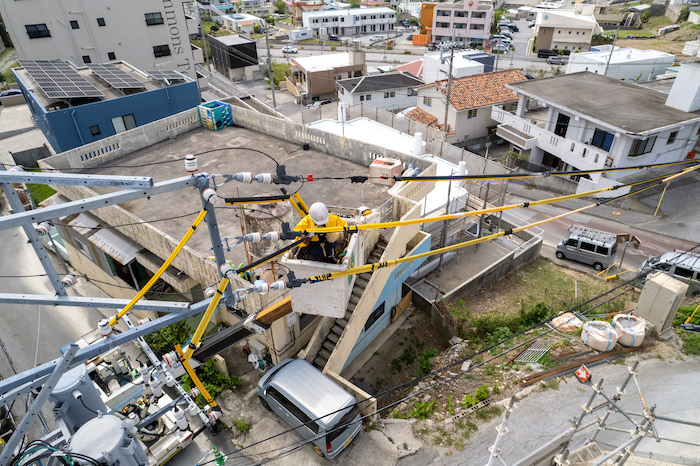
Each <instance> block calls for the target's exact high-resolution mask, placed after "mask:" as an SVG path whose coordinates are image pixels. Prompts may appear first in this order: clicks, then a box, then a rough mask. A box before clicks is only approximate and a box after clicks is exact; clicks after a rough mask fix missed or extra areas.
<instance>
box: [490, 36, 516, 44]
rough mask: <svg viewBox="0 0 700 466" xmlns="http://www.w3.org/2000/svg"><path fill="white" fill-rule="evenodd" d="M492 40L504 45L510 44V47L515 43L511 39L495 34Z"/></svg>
mask: <svg viewBox="0 0 700 466" xmlns="http://www.w3.org/2000/svg"><path fill="white" fill-rule="evenodd" d="M491 40H492V41H494V42H503V43H504V44H508V45H510V44H512V43H513V39H511V38H510V37H508V36H504V35H501V34H494V35H493V37H491Z"/></svg>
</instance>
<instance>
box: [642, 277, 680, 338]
mask: <svg viewBox="0 0 700 466" xmlns="http://www.w3.org/2000/svg"><path fill="white" fill-rule="evenodd" d="M687 290H688V285H687V284H686V283H683V282H681V281H679V280H676V279H675V278H673V277H671V276H669V275H666V274H665V273H663V272H656V273H654V274H651V275H649V276H648V277H647V282H646V284H645V285H644V288H643V289H642V294H641V295H640V296H639V301H638V302H637V309H636V310H635V312H634V315H636V316H637V317H641V318H643V319H646V321H647V322H649V324H651V325H652V326H653V327H654V331H655V332H656V334H657V335H658V337H659V338H662V339H668V338H670V337H671V335H672V333H671V322H672V321H673V317H674V316H675V315H676V311H678V306H680V304H681V300H682V299H683V297H684V296H685V293H686V291H687Z"/></svg>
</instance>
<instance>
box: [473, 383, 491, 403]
mask: <svg viewBox="0 0 700 466" xmlns="http://www.w3.org/2000/svg"><path fill="white" fill-rule="evenodd" d="M474 395H476V398H477V399H478V400H479V401H484V400H485V399H487V398H488V397H489V395H491V390H489V387H487V386H486V385H482V386H481V387H479V388H477V389H476V392H474Z"/></svg>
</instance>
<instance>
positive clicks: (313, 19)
mask: <svg viewBox="0 0 700 466" xmlns="http://www.w3.org/2000/svg"><path fill="white" fill-rule="evenodd" d="M302 24H303V26H304V27H306V28H309V29H312V30H313V31H314V35H316V36H318V35H319V34H320V31H321V29H322V28H326V30H327V32H328V34H333V35H338V36H354V35H358V34H376V33H382V32H383V33H387V32H394V30H395V27H396V12H395V11H394V10H392V9H391V8H387V7H379V8H349V9H347V10H321V11H305V12H303V13H302Z"/></svg>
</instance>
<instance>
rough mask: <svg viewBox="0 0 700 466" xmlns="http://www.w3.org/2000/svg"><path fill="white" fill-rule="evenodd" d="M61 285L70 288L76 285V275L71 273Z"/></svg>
mask: <svg viewBox="0 0 700 466" xmlns="http://www.w3.org/2000/svg"><path fill="white" fill-rule="evenodd" d="M61 283H63V286H66V287H70V286H73V285H75V275H73V274H71V273H69V274H68V275H66V276H65V277H63V278H62V279H61Z"/></svg>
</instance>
